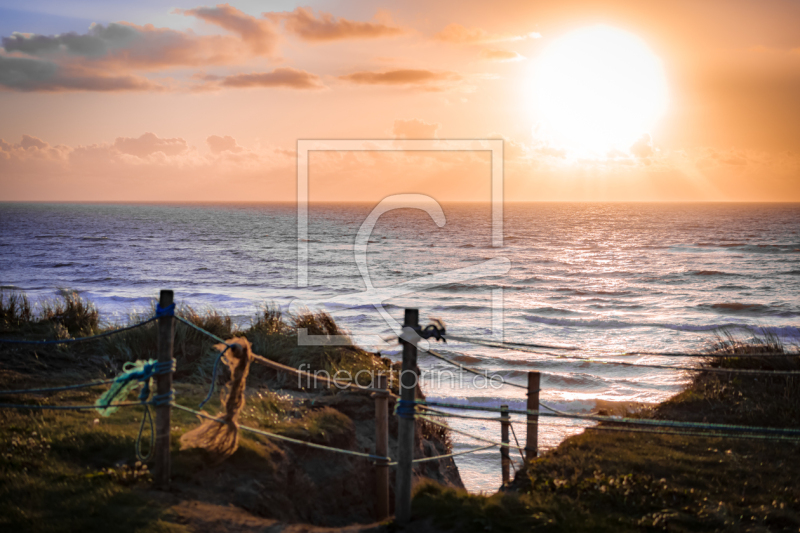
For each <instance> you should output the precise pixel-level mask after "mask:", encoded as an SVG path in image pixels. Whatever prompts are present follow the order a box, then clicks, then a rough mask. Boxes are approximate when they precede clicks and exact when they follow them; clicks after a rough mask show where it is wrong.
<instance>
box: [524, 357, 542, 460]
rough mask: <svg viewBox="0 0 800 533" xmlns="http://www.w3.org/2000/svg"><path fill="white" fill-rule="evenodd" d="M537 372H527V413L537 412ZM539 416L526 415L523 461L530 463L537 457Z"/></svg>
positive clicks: (538, 378) (538, 377) (538, 380)
mask: <svg viewBox="0 0 800 533" xmlns="http://www.w3.org/2000/svg"><path fill="white" fill-rule="evenodd" d="M540 377H541V376H540V374H539V372H528V406H527V408H526V409H527V410H528V411H536V412H537V413H538V412H539V383H540ZM538 440H539V415H532V414H530V413H528V438H527V442H526V443H525V460H526V461H530V460H532V459H534V458H536V456H537V455H539V443H538Z"/></svg>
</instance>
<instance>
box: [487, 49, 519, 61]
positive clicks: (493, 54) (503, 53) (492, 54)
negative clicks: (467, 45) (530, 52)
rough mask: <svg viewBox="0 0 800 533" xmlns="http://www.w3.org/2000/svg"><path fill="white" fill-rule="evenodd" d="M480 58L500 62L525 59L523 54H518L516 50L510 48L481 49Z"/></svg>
mask: <svg viewBox="0 0 800 533" xmlns="http://www.w3.org/2000/svg"><path fill="white" fill-rule="evenodd" d="M481 59H486V60H487V61H500V62H503V63H505V62H510V61H522V60H523V59H526V57H525V56H523V55H521V54H518V53H517V52H512V51H511V50H492V49H485V50H481Z"/></svg>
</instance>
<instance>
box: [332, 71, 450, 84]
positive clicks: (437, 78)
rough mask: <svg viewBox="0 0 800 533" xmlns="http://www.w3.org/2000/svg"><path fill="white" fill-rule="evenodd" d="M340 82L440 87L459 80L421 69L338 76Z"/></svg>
mask: <svg viewBox="0 0 800 533" xmlns="http://www.w3.org/2000/svg"><path fill="white" fill-rule="evenodd" d="M339 79H340V80H344V81H347V82H350V83H357V84H361V85H408V86H433V87H435V86H440V85H441V84H443V83H452V82H456V81H459V80H461V76H459V75H458V74H456V73H455V72H433V71H431V70H422V69H400V70H388V71H384V72H370V71H364V72H354V73H352V74H346V75H344V76H339Z"/></svg>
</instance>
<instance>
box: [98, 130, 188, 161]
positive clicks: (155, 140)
mask: <svg viewBox="0 0 800 533" xmlns="http://www.w3.org/2000/svg"><path fill="white" fill-rule="evenodd" d="M113 146H114V148H116V149H117V150H119V151H120V152H122V153H123V154H128V155H134V156H136V157H140V158H144V157H147V156H149V155H152V154H155V153H157V152H161V153H163V154H164V155H166V156H172V155H179V154H182V153H184V152H186V151H187V150H188V149H189V145H188V144H187V143H186V141H185V140H183V139H181V138H180V137H174V138H171V139H162V138H160V137H158V136H157V135H156V134H155V133H150V132H148V133H145V134H143V135H140V136H139V137H136V138H132V137H117V139H116V140H115V141H114V145H113Z"/></svg>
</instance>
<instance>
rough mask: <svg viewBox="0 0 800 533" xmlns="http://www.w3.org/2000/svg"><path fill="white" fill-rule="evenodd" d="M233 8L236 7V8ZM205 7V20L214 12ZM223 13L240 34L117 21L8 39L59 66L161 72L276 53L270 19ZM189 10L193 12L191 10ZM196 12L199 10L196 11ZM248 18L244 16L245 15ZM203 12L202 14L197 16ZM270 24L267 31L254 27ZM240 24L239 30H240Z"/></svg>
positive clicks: (10, 49)
mask: <svg viewBox="0 0 800 533" xmlns="http://www.w3.org/2000/svg"><path fill="white" fill-rule="evenodd" d="M230 9H233V8H230ZM209 10H212V8H207V9H205V10H203V11H202V14H204V15H203V17H204V19H207V20H211V19H210V18H208V17H211V14H208V13H206V11H209ZM213 10H217V11H219V13H217V15H219V16H218V17H217V18H214V19H213V20H214V21H215V22H216V23H218V24H219V25H221V26H223V27H225V28H226V29H231V31H233V32H234V33H237V34H238V37H234V36H230V35H196V34H194V33H192V32H181V31H176V30H172V29H169V28H156V27H154V26H153V25H150V24H148V25H145V26H137V25H135V24H129V23H111V24H108V25H107V26H104V25H102V24H93V25H92V26H91V28H89V31H88V32H87V33H86V34H82V35H81V34H77V33H65V34H61V35H52V36H45V35H27V34H19V33H17V34H14V35H12V36H11V37H4V38H3V47H4V48H5V50H6V52H7V53H18V54H27V55H28V56H31V57H33V58H42V59H47V60H50V61H54V62H56V63H58V64H59V65H66V64H72V65H80V66H82V67H83V68H102V69H109V68H113V69H117V70H124V69H148V70H156V69H162V68H169V67H175V66H202V65H220V64H236V63H241V62H242V61H243V60H245V59H247V58H249V57H252V56H254V55H271V54H272V53H273V52H274V48H275V42H276V39H277V36H276V34H275V33H274V31H273V32H272V33H269V31H268V30H267V29H266V27H271V23H270V22H269V21H256V20H255V19H254V18H253V17H249V19H246V18H243V19H241V20H240V21H239V22H240V24H239V25H238V26H237V25H236V23H235V20H234V19H236V14H237V13H241V12H238V11H237V10H233V11H234V12H235V13H229V12H228V10H222V9H221V8H213ZM187 14H188V13H187ZM192 14H193V13H192ZM241 15H243V16H244V17H247V16H246V15H244V14H241ZM197 16H200V13H198V14H197ZM250 22H252V23H253V24H255V25H256V27H261V26H262V25H263V26H265V29H263V31H256V30H254V29H252V28H249V27H248V26H249V23H250ZM234 28H235V30H236V31H234Z"/></svg>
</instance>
